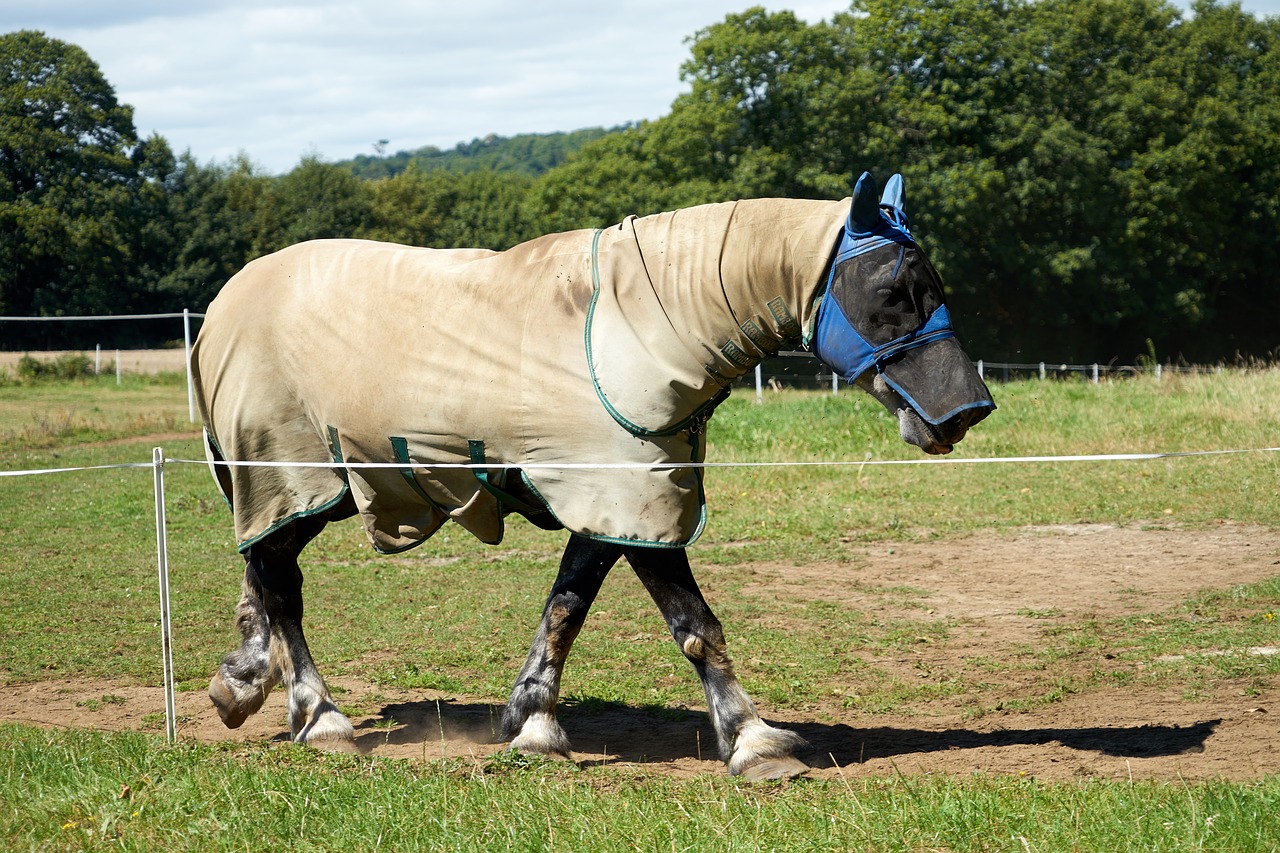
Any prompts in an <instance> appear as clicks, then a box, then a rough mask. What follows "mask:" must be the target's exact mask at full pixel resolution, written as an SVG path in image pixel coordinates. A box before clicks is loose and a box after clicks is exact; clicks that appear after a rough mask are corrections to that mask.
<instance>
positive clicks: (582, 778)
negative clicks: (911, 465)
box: [0, 725, 1280, 851]
mask: <svg viewBox="0 0 1280 853" xmlns="http://www.w3.org/2000/svg"><path fill="white" fill-rule="evenodd" d="M0 802H4V803H8V804H15V805H16V804H19V803H20V804H21V808H5V809H3V810H0V844H3V845H4V846H5V847H6V848H9V849H49V848H52V849H102V848H106V847H112V848H119V849H124V850H149V849H165V850H175V851H180V850H201V851H204V850H243V849H262V848H276V847H281V848H283V847H286V846H290V847H296V846H299V845H301V846H305V847H309V848H316V849H339V848H343V849H359V850H366V849H390V850H413V849H433V850H491V849H495V848H504V849H506V848H510V849H514V850H546V849H572V850H580V851H596V850H617V849H638V850H667V849H680V850H688V849H697V850H706V851H720V850H724V851H736V850H745V849H753V850H760V849H775V850H783V849H785V850H888V851H895V850H904V851H906V850H939V849H941V850H955V851H979V850H992V849H1000V850H1027V849H1031V850H1105V851H1127V850H1189V849H1214V850H1238V851H1255V850H1259V851H1260V850H1270V849H1274V848H1275V847H1276V846H1277V845H1278V844H1280V827H1278V825H1277V823H1276V821H1275V820H1274V815H1275V814H1276V813H1277V810H1278V809H1280V779H1277V778H1276V777H1274V776H1273V777H1268V778H1265V779H1263V780H1260V781H1258V782H1256V783H1253V784H1247V785H1237V784H1227V783H1220V782H1208V783H1201V784H1197V785H1187V784H1184V783H1181V782H1174V783H1154V782H1137V783H1111V782H1104V781H1087V780H1086V781H1080V782H1071V783H1062V784H1047V783H1042V782H1038V781H1036V780H1034V779H1030V778H1016V777H1004V776H985V775H976V776H974V777H972V778H971V779H966V780H963V781H955V780H948V779H944V778H936V777H917V778H908V777H905V776H901V775H899V776H896V777H890V778H883V779H845V780H842V781H830V782H828V781H816V780H808V781H804V782H799V783H779V784H757V785H745V784H741V783H739V782H737V781H735V780H730V779H725V778H720V777H699V778H695V779H686V780H681V779H671V778H661V777H656V776H653V775H651V774H647V773H645V772H644V770H643V769H639V770H636V771H619V770H611V769H608V768H591V769H589V770H580V769H578V768H577V767H576V766H574V765H572V764H568V763H566V762H558V761H548V760H546V759H544V758H541V757H537V756H527V755H522V754H520V753H513V752H499V753H495V754H494V755H492V756H490V757H487V758H485V759H483V760H477V761H460V760H459V761H441V762H431V763H419V762H406V761H389V760H370V759H367V758H362V757H358V756H335V755H326V754H323V753H318V752H314V751H311V750H307V749H300V748H297V747H294V746H291V745H269V746H251V747H245V746H238V745H237V746H230V745H228V746H206V745H199V744H193V743H181V744H178V745H175V746H167V745H165V744H164V743H162V741H161V740H160V739H159V738H157V737H155V736H150V735H144V734H137V733H130V734H101V733H95V732H66V731H64V732H48V731H40V730H37V729H31V728H26V727H19V726H11V725H6V726H0Z"/></svg>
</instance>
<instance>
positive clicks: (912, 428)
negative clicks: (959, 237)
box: [192, 173, 995, 779]
mask: <svg viewBox="0 0 1280 853" xmlns="http://www.w3.org/2000/svg"><path fill="white" fill-rule="evenodd" d="M905 208H906V205H905V192H904V187H903V182H902V178H901V176H899V175H894V176H893V177H892V178H891V179H890V180H889V181H888V182H887V183H886V184H885V187H884V190H883V192H881V191H880V187H879V185H878V184H877V182H876V181H875V179H874V178H873V177H872V176H871V175H870V174H869V173H864V174H863V175H862V176H861V177H860V178H859V179H858V181H857V182H856V184H855V186H854V189H853V193H852V195H851V197H850V198H848V199H846V200H844V201H816V200H796V199H752V200H740V201H735V202H727V203H721V204H709V205H701V206H697V207H690V208H685V209H681V210H676V211H671V212H667V213H660V214H655V215H652V216H645V217H634V216H633V217H629V218H628V219H626V220H624V221H623V222H622V223H620V224H618V225H616V226H613V227H610V228H606V229H585V230H579V231H569V232H564V233H561V234H552V235H547V236H544V237H541V238H537V239H534V240H531V241H529V242H526V243H522V244H519V245H516V246H514V247H512V248H510V249H507V250H505V251H502V252H494V251H488V250H481V249H450V250H445V249H431V248H417V247H407V246H399V245H393V244H388V243H377V242H371V241H360V240H319V241H312V242H306V243H301V244H298V245H295V246H292V247H289V248H286V249H283V250H281V251H279V252H276V253H274V254H271V255H267V256H265V257H262V258H258V259H256V260H254V261H252V262H250V263H249V264H248V265H246V267H245V268H244V269H243V270H241V271H240V272H239V273H237V274H236V275H235V276H234V277H233V278H232V279H231V280H229V281H228V282H227V284H226V285H225V286H224V287H223V288H222V290H221V291H220V292H219V294H218V295H217V297H216V298H215V299H214V300H213V302H212V303H211V304H210V306H209V308H208V311H207V313H206V317H205V321H204V324H203V327H202V328H201V331H200V334H199V336H198V339H197V341H196V343H195V346H194V348H193V354H192V378H193V384H194V387H195V392H196V396H197V399H198V401H199V407H200V412H201V416H202V419H203V424H204V437H205V449H206V453H207V456H208V459H209V462H210V466H211V469H212V472H213V475H214V479H215V482H216V483H217V485H218V487H219V489H220V490H221V491H222V493H223V496H224V497H225V498H226V500H227V501H228V503H229V504H230V506H231V508H232V511H233V515H234V521H235V532H236V538H237V542H238V550H239V552H240V553H241V554H242V556H243V558H244V561H245V572H244V582H243V587H242V595H241V598H240V601H239V604H238V605H237V607H236V611H235V621H236V625H237V627H238V628H239V631H240V634H241V636H242V641H241V643H240V645H239V647H238V648H236V649H235V650H233V651H232V652H231V653H229V654H228V655H227V656H226V657H225V659H224V660H223V661H222V662H221V664H220V665H219V666H218V669H217V672H216V673H215V674H214V676H213V678H212V680H211V682H210V685H209V696H210V699H211V700H212V702H213V704H214V706H215V708H216V709H217V711H218V714H219V715H220V717H221V719H222V721H223V722H224V723H225V724H226V725H227V726H228V727H231V728H235V727H237V726H239V725H241V724H242V723H243V722H244V720H245V719H247V718H248V716H249V715H251V714H253V713H254V712H256V711H257V710H258V709H259V708H260V707H261V706H262V704H263V701H264V700H265V699H266V696H267V694H268V692H269V691H270V690H271V689H272V688H273V687H274V686H275V685H276V684H278V683H283V685H284V687H285V690H286V691H287V694H288V697H287V698H288V707H289V728H290V732H291V735H292V738H293V740H294V741H296V742H299V743H306V744H311V745H313V746H317V747H321V748H328V749H347V750H350V749H354V733H353V729H352V726H351V724H350V722H349V721H348V720H347V718H346V717H345V716H344V715H343V714H342V712H341V711H340V710H339V709H338V707H337V706H336V704H335V703H334V701H333V698H332V696H331V695H330V693H329V690H328V688H327V687H326V685H325V681H324V678H323V677H322V676H321V674H320V672H319V670H318V669H317V667H316V664H315V662H314V661H313V659H312V657H311V654H310V652H309V650H308V648H307V642H306V638H305V636H304V633H303V629H302V609H303V608H302V602H303V599H302V571H301V569H300V568H299V563H298V557H299V555H300V553H301V552H302V550H303V548H304V547H305V546H306V545H307V543H308V542H309V541H310V540H312V539H313V538H314V537H315V536H316V535H317V534H319V533H320V531H321V530H322V529H323V528H324V527H325V526H326V525H327V524H328V523H329V522H331V521H337V520H340V519H345V518H349V517H352V516H355V515H359V516H360V517H361V519H362V520H363V522H364V525H365V529H366V533H367V535H368V537H369V539H370V541H371V543H372V544H373V546H374V547H375V549H376V550H378V551H380V552H383V553H395V552H399V551H404V550H407V549H408V548H412V547H414V546H416V545H418V544H421V543H422V542H423V541H425V540H426V539H427V538H429V537H430V536H431V535H432V534H433V533H434V532H435V531H436V530H437V529H438V528H439V527H440V526H441V525H442V524H444V523H445V522H446V521H450V520H452V521H454V522H456V523H458V524H460V525H461V526H463V527H464V528H466V529H467V530H468V531H469V532H470V533H472V534H473V535H474V536H475V537H476V538H478V539H479V540H481V541H482V542H485V543H488V544H495V543H497V542H499V541H500V540H501V539H502V535H503V531H504V519H505V518H506V517H507V516H508V515H511V514H513V513H514V514H516V515H518V516H522V517H524V518H526V519H527V520H528V521H530V522H532V523H534V524H536V525H538V526H541V527H544V528H548V529H563V530H566V531H568V534H569V535H568V542H567V544H566V546H565V548H564V552H563V555H562V558H561V562H560V567H559V571H558V573H557V575H556V578H555V581H554V583H553V584H552V586H551V591H550V593H549V595H548V597H547V600H546V604H545V607H544V609H543V611H542V618H541V622H540V624H539V626H538V628H537V632H536V634H535V636H534V639H533V642H532V644H531V647H530V649H529V654H528V657H527V659H526V660H525V663H524V665H523V667H522V668H521V669H520V672H519V674H518V675H517V677H516V681H515V685H514V687H513V689H512V691H511V695H510V698H509V700H508V702H507V705H506V708H505V711H504V713H503V715H502V723H501V725H502V734H501V737H502V739H503V741H505V742H508V743H509V748H510V749H512V750H519V751H522V752H526V753H541V754H546V755H550V756H560V757H565V758H568V757H570V756H571V748H570V743H569V739H568V737H567V736H566V734H565V732H564V730H563V729H562V728H561V726H560V724H559V723H558V722H557V720H556V715H555V712H556V703H557V700H558V697H559V692H560V679H561V673H562V670H563V667H564V664H565V659H566V658H567V656H568V654H569V650H570V648H571V646H572V645H573V642H574V640H575V638H576V637H577V636H578V633H579V631H580V629H581V628H582V626H583V622H584V620H585V619H586V616H587V611H588V609H589V608H590V607H591V604H592V602H593V601H594V600H595V598H596V595H597V593H598V592H599V590H600V588H601V585H602V583H603V582H604V579H605V576H606V575H607V574H608V573H609V571H610V569H611V568H612V567H613V566H614V565H615V564H616V563H617V562H618V560H619V559H620V558H624V557H625V558H626V561H627V562H628V563H629V564H630V566H631V569H632V570H633V571H634V572H635V573H636V575H637V576H638V577H639V579H640V581H641V582H642V583H643V585H644V587H645V588H646V590H647V591H648V592H649V594H650V596H651V597H652V598H653V601H654V602H655V604H656V605H657V607H658V609H659V611H660V612H661V614H662V616H663V618H664V619H665V621H666V624H667V627H668V629H669V630H670V632H671V635H672V637H673V639H674V640H675V642H676V643H677V644H678V646H679V648H680V651H681V652H682V653H683V654H684V656H685V657H686V658H687V659H688V660H689V662H690V663H691V664H692V666H693V668H694V670H695V671H696V673H697V675H698V677H699V678H700V679H701V682H702V686H703V689H704V691H705V694H706V701H707V709H708V714H709V717H710V721H711V724H712V726H713V728H714V730H715V733H716V738H717V740H718V744H719V748H720V753H721V757H722V758H723V759H724V761H725V763H726V765H727V768H728V772H729V773H730V774H731V775H735V776H738V775H740V776H745V777H747V778H752V779H757V778H786V777H791V776H795V775H798V774H800V773H803V772H805V771H806V770H807V766H806V765H805V764H804V763H803V762H802V761H801V760H800V759H799V758H797V757H796V752H797V751H798V750H799V749H800V748H801V747H802V746H803V740H802V739H801V738H800V737H799V736H798V735H796V734H795V733H793V732H790V731H787V730H784V729H780V728H777V727H774V726H770V725H768V724H767V723H765V722H764V721H763V720H762V719H761V717H760V715H759V713H758V712H757V710H756V708H755V706H754V704H753V703H752V700H751V698H750V697H749V696H748V694H747V692H746V691H745V690H744V689H743V688H742V686H741V685H740V683H739V682H738V679H737V677H736V675H735V672H734V668H733V665H732V663H731V660H730V658H729V655H728V650H727V645H726V641H725V635H724V630H723V628H722V626H721V623H720V622H719V620H718V619H717V618H716V616H715V614H714V613H713V612H712V610H711V608H710V607H709V606H708V604H707V601H706V599H705V598H704V597H703V594H702V592H701V591H700V589H699V587H698V584H697V582H696V580H695V579H694V575H693V571H692V569H691V566H690V562H689V559H688V555H687V551H686V548H687V546H689V545H690V544H691V543H692V542H693V541H694V540H695V539H696V538H697V537H698V535H699V533H700V532H701V531H702V528H703V525H704V523H705V501H704V497H703V490H702V476H703V470H704V469H703V467H702V463H703V461H704V459H705V450H706V442H705V436H706V425H707V421H708V419H709V418H710V417H711V415H712V413H713V411H714V409H715V407H716V406H717V405H718V404H719V403H720V402H721V401H722V400H723V399H725V397H726V396H727V395H728V393H729V389H730V387H731V385H732V383H733V382H734V380H735V379H737V378H738V377H740V376H742V375H743V374H745V373H746V372H747V371H748V370H751V369H752V368H753V367H754V366H755V365H756V364H758V363H759V362H760V361H761V360H762V359H764V358H765V357H767V356H769V355H772V354H773V353H776V352H778V351H779V349H780V348H781V347H782V346H783V345H784V344H786V345H791V346H794V345H797V344H800V345H805V346H808V347H810V348H811V349H812V350H813V352H814V353H815V354H816V355H817V356H818V358H819V359H821V360H822V361H823V362H825V363H826V364H827V365H828V366H829V367H830V368H831V369H833V370H834V371H835V372H836V373H838V374H840V375H841V376H842V377H844V378H845V379H847V380H848V381H850V382H853V383H856V384H857V386H858V387H859V388H861V389H863V390H864V391H866V392H868V393H869V394H870V395H871V396H872V397H873V398H875V399H876V400H878V401H879V402H880V403H881V404H883V405H884V406H885V407H886V408H887V409H888V410H889V411H890V412H892V413H894V414H896V416H897V418H898V427H899V433H900V435H901V437H902V439H903V440H904V441H906V442H908V443H909V444H912V445H915V446H917V447H919V448H920V449H921V450H923V451H924V452H926V453H931V454H942V453H949V452H950V451H951V449H952V447H953V445H954V444H955V443H956V442H958V441H960V440H961V439H962V438H963V437H964V435H965V433H966V431H967V430H968V429H969V428H970V427H971V426H973V425H974V424H975V423H977V422H978V421H980V420H981V419H982V418H984V417H985V416H986V415H987V414H989V413H990V412H991V411H992V410H993V409H994V407H995V404H994V402H993V401H992V399H991V395H990V393H989V392H988V390H987V388H986V386H985V385H984V384H983V381H982V378H981V377H980V375H979V374H978V372H977V371H976V370H975V369H974V366H973V363H972V362H971V361H970V359H969V358H968V356H967V355H965V353H964V351H963V349H962V348H961V346H960V344H959V342H958V341H957V339H956V337H955V334H954V330H953V327H952V323H951V318H950V314H949V312H948V309H947V306H946V304H945V301H944V298H943V290H942V284H941V281H940V279H939V277H938V274H937V272H936V271H935V270H934V268H933V266H932V265H931V264H930V263H929V261H928V259H927V258H926V257H925V254H924V252H923V251H922V250H921V248H920V246H919V244H918V243H917V242H916V240H915V238H914V237H913V236H912V235H911V231H910V227H909V222H908V219H907V215H906V210H905ZM272 463H286V464H272Z"/></svg>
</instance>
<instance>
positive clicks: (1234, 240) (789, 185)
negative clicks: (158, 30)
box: [0, 0, 1280, 362]
mask: <svg viewBox="0 0 1280 853" xmlns="http://www.w3.org/2000/svg"><path fill="white" fill-rule="evenodd" d="M0 67H2V68H4V73H5V75H6V76H5V77H4V78H3V89H2V90H0V110H2V111H3V112H2V115H3V118H4V121H3V122H0V310H3V311H4V312H5V313H10V314H32V313H36V314H40V313H43V314H57V313H63V314H73V313H96V312H104V313H106V312H111V313H118V312H122V311H126V310H128V311H130V312H131V313H132V312H134V311H138V312H141V311H148V310H149V311H159V310H173V309H175V308H182V307H189V308H192V309H194V310H200V309H202V308H203V307H204V305H205V304H206V303H207V302H208V300H209V299H211V298H212V296H213V295H214V294H215V293H216V292H217V290H218V288H219V287H221V285H222V284H223V283H224V282H225V281H226V280H227V278H229V277H230V276H231V275H232V274H233V273H234V272H235V271H236V270H237V269H239V268H240V267H241V266H242V265H243V264H244V263H246V262H247V261H248V260H250V259H252V258H253V257H255V256H258V255H260V254H263V253H265V252H269V251H272V250H274V249H277V248H280V247H281V246H284V245H287V244H289V243H293V242H297V241H300V240H305V239H311V238H316V237H335V236H338V237H352V236H358V237H371V238H375V239H385V240H396V241H402V242H407V243H412V244H416V245H427V246H437V247H453V246H477V247H486V248H492V249H502V248H506V247H508V246H510V245H513V244H514V243H517V242H519V241H521V240H525V239H528V238H531V237H533V236H536V235H539V234H543V233H550V232H554V231H562V230H567V229H572V228H583V227H599V226H607V225H610V224H612V223H615V222H618V221H620V220H621V219H623V218H624V217H626V216H628V215H631V214H638V215H644V214H647V213H654V212H657V211H661V210H669V209H674V208H677V207H683V206H688V205H693V204H699V203H704V202H712V201H723V200H728V199H734V198H745V197H759V196H789V197H818V198H841V197H844V196H845V195H847V194H848V193H849V189H850V186H851V183H852V181H853V180H854V179H855V178H856V176H857V175H858V174H860V173H861V172H862V171H863V170H871V171H873V172H876V173H877V174H879V175H880V176H882V177H883V176H885V175H888V174H890V173H892V172H895V171H900V172H902V173H903V175H904V176H905V177H906V179H907V187H908V194H909V196H910V198H909V205H908V207H909V212H910V215H911V217H912V225H913V228H914V231H915V233H916V234H917V235H919V236H920V238H921V240H922V242H923V243H924V244H925V245H926V247H927V248H928V250H929V251H930V254H931V256H932V258H933V260H934V262H935V263H936V265H937V266H938V268H939V269H940V270H941V271H942V272H943V274H944V277H945V278H946V279H947V281H948V284H949V286H950V289H951V291H952V294H953V297H954V307H955V309H956V310H955V313H956V314H957V315H958V316H959V317H960V318H961V321H962V322H963V323H964V328H963V331H964V333H965V336H966V342H967V344H968V346H969V349H970V352H972V353H973V354H974V355H975V356H977V357H982V358H985V359H987V360H988V361H1015V362H1016V361H1027V360H1033V361H1038V360H1040V359H1048V360H1051V361H1063V362H1081V361H1085V362H1093V361H1107V360H1110V359H1115V358H1118V359H1122V360H1126V361H1127V360H1130V359H1132V358H1134V356H1135V354H1139V353H1145V352H1147V351H1149V349H1150V348H1151V347H1154V348H1155V349H1156V350H1157V351H1159V352H1161V353H1167V354H1169V355H1170V356H1172V357H1174V358H1175V359H1177V358H1183V359H1188V360H1192V361H1202V362H1203V361H1219V360H1229V359H1232V358H1234V357H1235V356H1237V355H1242V356H1246V357H1261V358H1265V357H1268V356H1269V355H1270V354H1272V353H1273V352H1274V351H1276V350H1277V349H1280V338H1278V337H1277V335H1276V331H1275V324H1274V323H1273V322H1272V320H1271V318H1272V317H1274V316H1275V315H1276V313H1277V312H1278V311H1280V281H1278V280H1277V276H1278V275H1280V241H1277V240H1276V239H1275V235H1276V234H1277V233H1280V194H1278V193H1276V192H1275V188H1276V187H1277V186H1280V99H1277V98H1276V97H1275V93H1276V92H1277V91H1280V18H1274V17H1273V18H1267V19H1258V18H1255V17H1253V16H1252V15H1249V14H1247V13H1246V12H1244V11H1243V10H1242V9H1241V8H1240V6H1239V5H1237V4H1232V3H1225V4H1224V3H1218V2H1214V1H1213V0H1196V2H1194V3H1193V4H1192V9H1191V13H1190V14H1189V15H1187V16H1184V15H1183V14H1182V13H1181V12H1180V11H1179V10H1178V9H1177V8H1176V7H1175V6H1174V5H1172V4H1171V3H1169V2H1166V0H1035V2H1033V0H857V2H856V3H854V4H853V5H852V7H851V9H850V11H849V12H848V13H844V14H840V15H836V16H835V18H834V19H833V20H832V21H830V22H822V23H818V24H812V25H811V24H806V23H804V22H802V21H800V20H799V19H798V18H796V16H795V15H794V14H793V13H791V12H788V11H778V12H769V11H766V10H765V9H763V8H761V7H755V8H750V9H747V10H746V11H744V12H741V13H737V14H731V15H728V16H726V17H725V19H724V20H723V21H720V22H717V23H713V24H710V25H709V26H707V27H705V28H703V29H701V30H699V31H698V32H696V33H694V34H693V36H692V37H691V38H690V40H689V54H688V57H687V59H686V61H685V62H684V64H683V65H682V67H681V70H680V74H681V78H682V79H683V80H684V82H685V83H686V84H687V85H688V90H687V91H686V92H684V93H683V94H681V95H679V96H678V97H677V98H676V100H675V101H674V103H673V104H672V106H671V110H670V112H669V113H668V114H667V115H665V116H663V117H661V118H659V119H657V120H655V121H650V122H642V123H639V124H635V125H628V126H624V127H621V128H615V129H612V130H609V131H606V130H602V129H599V128H594V129H587V130H580V131H575V132H572V133H560V134H546V135H534V134H528V135H521V136H516V137H512V138H502V137H486V138H483V139H476V140H473V141H472V142H469V143H463V144H460V145H458V146H456V147H455V148H454V149H452V150H449V151H440V150H437V149H434V148H428V149H422V150H419V151H416V152H399V153H397V154H395V155H392V156H390V157H369V156H362V157H357V158H355V159H354V160H353V161H349V162H344V163H337V164H327V163H323V162H320V161H319V160H317V159H316V158H314V157H304V158H303V159H302V160H301V161H300V163H299V165H298V166H297V167H296V168H295V169H293V170H292V171H290V172H289V173H288V174H285V175H281V176H276V177H272V176H268V175H265V174H261V173H259V172H258V171H256V170H255V169H254V167H253V166H252V165H251V164H250V163H249V162H248V161H247V160H246V159H245V158H243V157H241V158H239V159H237V160H235V161H233V162H232V163H230V164H227V165H216V164H214V165H208V166H203V165H200V164H198V163H196V162H195V161H194V160H192V158H191V157H190V156H189V155H186V156H182V157H178V158H175V157H174V156H173V154H172V153H171V152H170V151H169V149H168V146H167V144H166V143H165V142H164V140H163V139H160V138H158V137H153V138H151V139H148V140H142V141H139V140H138V139H137V138H136V133H135V131H134V129H133V125H132V116H131V110H130V109H129V107H127V106H126V105H121V104H119V103H117V102H116V99H115V95H114V93H113V92H112V90H111V88H110V86H109V85H108V84H107V82H106V81H105V80H104V79H103V78H102V76H101V74H100V72H99V70H98V69H97V67H96V66H94V64H93V63H92V61H91V60H90V59H89V58H88V57H87V56H86V55H85V54H84V52H83V51H82V50H80V49H79V48H76V47H74V46H72V45H67V44H64V43H62V42H59V41H56V40H52V39H48V38H46V37H44V36H43V35H42V34H40V33H31V32H22V33H12V34H9V35H6V36H4V37H3V38H2V39H0ZM139 328H141V327H139ZM99 331H100V330H99V329H95V328H93V327H92V326H89V325H77V326H76V327H75V328H74V329H69V328H65V327H62V326H54V325H53V324H28V327H24V328H16V329H8V328H7V329H5V345H6V346H15V347H16V346H24V345H25V346H28V347H31V348H35V347H36V346H37V344H39V345H41V346H44V347H46V348H53V347H52V344H53V343H54V342H60V343H62V344H63V346H64V347H65V346H84V345H87V344H88V343H92V342H94V336H95V335H97V334H98V332H99ZM135 334H136V335H138V336H140V337H143V336H146V335H147V334H150V332H149V331H148V330H145V329H142V330H141V331H137V332H135ZM73 339H74V340H81V341H84V342H85V343H75V342H74V340H73ZM114 339H116V340H119V336H118V334H117V335H116V337H115V338H114ZM1148 341H1150V342H1151V343H1150V345H1149V344H1148Z"/></svg>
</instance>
